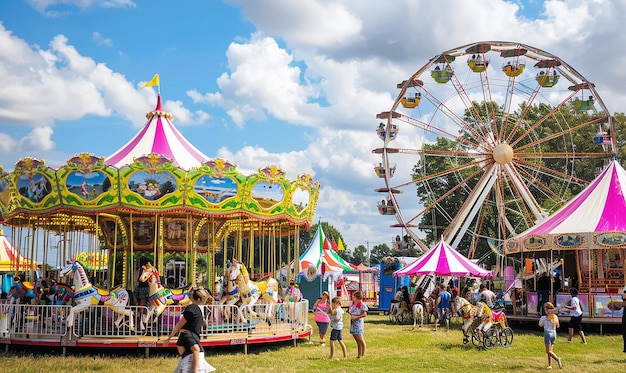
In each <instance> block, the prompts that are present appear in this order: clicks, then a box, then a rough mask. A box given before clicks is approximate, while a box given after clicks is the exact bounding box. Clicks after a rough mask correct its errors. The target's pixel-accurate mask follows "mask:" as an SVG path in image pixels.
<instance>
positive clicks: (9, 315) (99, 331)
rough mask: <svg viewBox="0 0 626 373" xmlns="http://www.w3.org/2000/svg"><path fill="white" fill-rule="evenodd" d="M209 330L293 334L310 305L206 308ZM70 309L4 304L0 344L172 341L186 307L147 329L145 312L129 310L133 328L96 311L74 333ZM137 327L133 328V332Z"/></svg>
mask: <svg viewBox="0 0 626 373" xmlns="http://www.w3.org/2000/svg"><path fill="white" fill-rule="evenodd" d="M201 307H202V309H203V314H204V318H205V320H206V325H205V326H204V327H203V329H202V335H201V337H203V338H204V337H207V338H208V337H220V336H225V335H228V334H233V333H234V334H240V336H241V335H242V334H243V335H247V336H254V335H263V334H266V333H267V334H272V335H276V334H290V333H292V332H293V331H295V330H302V329H304V328H306V327H307V320H308V307H309V306H308V301H306V300H304V301H302V302H285V303H277V304H272V305H268V304H255V305H253V306H244V307H241V308H240V307H238V306H229V305H205V306H201ZM70 309H71V306H69V305H30V304H8V303H0V338H39V339H44V340H45V339H57V340H58V339H59V338H60V339H65V338H72V339H80V338H133V337H134V338H136V337H143V336H147V337H157V338H163V337H166V336H167V335H169V334H170V333H171V331H172V329H173V328H174V326H175V325H176V323H177V322H178V320H179V319H180V317H181V316H182V312H183V310H184V307H181V306H177V305H176V306H174V305H173V306H168V307H166V308H165V310H164V311H163V313H162V314H161V315H160V317H159V318H158V320H157V321H154V322H151V323H148V322H146V321H145V320H144V315H145V314H146V313H147V311H148V309H147V308H146V307H143V306H129V307H127V308H126V309H128V310H132V315H133V322H132V323H131V322H130V320H129V318H128V317H126V316H123V315H122V316H121V315H119V314H117V313H115V312H113V310H112V309H110V308H108V307H106V306H101V305H94V306H90V307H89V308H88V309H87V310H85V311H82V312H77V313H75V314H74V323H73V326H72V327H69V328H68V327H67V319H66V318H67V315H69V314H70ZM131 325H133V327H131Z"/></svg>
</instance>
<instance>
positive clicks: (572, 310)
mask: <svg viewBox="0 0 626 373" xmlns="http://www.w3.org/2000/svg"><path fill="white" fill-rule="evenodd" d="M569 293H570V295H571V297H570V301H569V305H567V304H566V305H565V309H567V310H569V316H570V320H569V325H568V326H567V343H572V337H573V336H574V332H576V333H578V335H579V336H580V343H582V344H587V339H586V338H585V332H584V331H583V327H582V320H583V309H582V307H581V306H580V299H578V289H576V288H571V289H569Z"/></svg>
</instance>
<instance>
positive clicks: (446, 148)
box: [372, 42, 614, 257]
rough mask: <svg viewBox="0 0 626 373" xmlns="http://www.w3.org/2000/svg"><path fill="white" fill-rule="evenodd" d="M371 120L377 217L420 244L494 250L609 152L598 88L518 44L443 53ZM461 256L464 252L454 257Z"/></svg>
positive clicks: (578, 184) (589, 174) (580, 182)
mask: <svg viewBox="0 0 626 373" xmlns="http://www.w3.org/2000/svg"><path fill="white" fill-rule="evenodd" d="M397 89H399V91H400V92H399V94H398V96H397V98H396V100H395V102H394V104H393V106H392V107H391V108H390V109H389V110H387V111H384V112H381V113H380V114H378V115H377V119H379V122H380V123H379V124H378V127H377V129H376V132H377V134H378V137H379V138H380V140H381V141H382V146H381V147H379V148H376V149H374V150H373V151H372V152H373V153H374V154H378V155H380V157H381V158H380V162H379V163H377V164H375V167H374V169H375V172H376V174H377V175H378V176H379V177H380V178H381V179H382V180H384V183H385V186H384V187H382V188H378V189H376V191H377V192H381V193H382V196H383V198H382V201H381V202H379V203H378V210H379V212H380V213H381V214H382V215H393V216H395V219H396V220H397V224H393V225H391V226H392V227H400V228H402V229H404V230H406V233H407V234H408V235H409V236H410V237H411V238H413V239H414V240H415V241H416V242H417V243H419V244H420V246H421V247H422V248H423V249H425V248H426V245H424V244H423V241H422V240H423V238H424V237H428V236H430V237H429V238H430V239H431V240H433V239H434V240H437V239H439V237H443V238H444V239H445V240H446V241H447V242H448V243H450V244H451V245H452V246H453V247H455V248H457V247H458V246H459V244H460V243H461V242H463V243H464V246H467V254H468V256H470V257H473V253H474V252H475V250H476V247H477V246H478V245H489V246H490V247H491V249H492V250H494V251H496V252H497V251H498V243H501V242H503V240H504V239H506V238H508V237H510V236H512V235H514V234H517V233H521V232H522V231H524V230H526V229H528V228H530V227H532V226H533V225H535V224H536V223H538V222H540V221H541V220H543V219H545V218H546V217H547V216H549V215H550V213H552V212H553V211H555V210H556V209H557V208H558V207H560V206H562V204H563V203H564V202H566V201H567V200H568V199H569V198H571V197H572V196H573V195H575V194H576V193H578V192H579V191H580V190H581V189H582V188H583V187H584V186H586V185H587V184H588V183H589V181H590V180H592V179H593V177H594V176H595V174H596V172H598V170H601V169H602V167H603V165H605V164H606V162H607V161H608V160H609V159H610V158H611V157H612V156H613V149H614V136H613V134H614V131H613V128H612V126H613V124H612V117H611V115H610V114H609V111H608V110H607V108H606V107H605V105H604V103H603V101H602V99H601V98H600V96H599V95H598V93H597V91H596V89H595V85H594V84H593V83H591V82H589V81H588V80H587V79H585V78H584V77H583V76H582V75H581V74H579V73H578V72H577V71H576V70H574V68H572V67H571V66H570V65H569V64H567V63H566V62H565V61H563V60H562V59H560V58H559V57H557V56H555V55H553V54H550V53H547V52H545V51H542V50H540V49H537V48H535V47H532V46H528V45H524V44H519V43H513V42H478V43H473V44H468V45H464V46H461V47H458V48H455V49H451V50H448V51H445V52H443V53H441V54H439V55H437V56H435V57H434V58H432V59H430V60H429V61H428V62H427V63H426V64H425V65H423V66H422V67H421V68H419V69H418V70H417V72H415V73H414V74H413V75H412V76H410V77H408V79H406V80H404V81H402V82H401V83H399V84H398V85H397ZM461 251H463V250H461Z"/></svg>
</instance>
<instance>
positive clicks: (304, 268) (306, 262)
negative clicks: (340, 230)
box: [299, 224, 357, 281]
mask: <svg viewBox="0 0 626 373" xmlns="http://www.w3.org/2000/svg"><path fill="white" fill-rule="evenodd" d="M354 270H357V268H356V266H354V265H352V264H350V263H348V262H346V261H345V260H344V259H343V258H342V257H340V256H339V254H337V252H335V251H333V250H332V246H331V243H330V242H329V241H328V239H327V238H326V236H325V235H324V231H323V230H322V225H321V224H318V226H317V232H315V236H314V237H313V241H311V244H310V245H309V248H308V249H307V250H306V251H305V252H304V253H303V254H302V255H301V256H300V271H299V273H300V276H304V277H305V278H306V279H308V280H310V281H312V280H313V279H314V278H315V277H316V276H317V275H320V274H321V275H323V276H325V277H326V276H328V275H330V274H333V275H338V274H341V273H343V272H344V271H354Z"/></svg>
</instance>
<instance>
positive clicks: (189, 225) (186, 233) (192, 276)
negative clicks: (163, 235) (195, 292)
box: [185, 214, 198, 286]
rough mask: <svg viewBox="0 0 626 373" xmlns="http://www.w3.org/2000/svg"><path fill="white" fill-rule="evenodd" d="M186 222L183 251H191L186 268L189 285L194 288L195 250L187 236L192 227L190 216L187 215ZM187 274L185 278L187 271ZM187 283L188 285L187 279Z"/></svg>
mask: <svg viewBox="0 0 626 373" xmlns="http://www.w3.org/2000/svg"><path fill="white" fill-rule="evenodd" d="M186 220H187V222H186V229H187V231H186V232H185V241H186V242H185V249H186V250H187V251H189V250H191V263H190V266H189V267H187V268H191V283H192V284H193V286H196V273H197V268H196V259H197V254H198V253H197V249H196V246H195V245H192V242H193V241H192V240H191V237H190V235H189V232H191V226H192V225H193V223H192V221H191V215H190V214H187V219H186ZM186 272H187V277H189V271H186ZM186 282H187V283H189V278H187V281H186Z"/></svg>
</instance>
